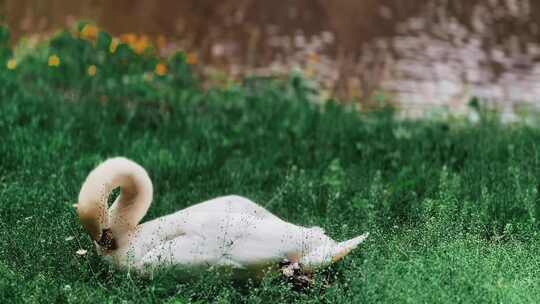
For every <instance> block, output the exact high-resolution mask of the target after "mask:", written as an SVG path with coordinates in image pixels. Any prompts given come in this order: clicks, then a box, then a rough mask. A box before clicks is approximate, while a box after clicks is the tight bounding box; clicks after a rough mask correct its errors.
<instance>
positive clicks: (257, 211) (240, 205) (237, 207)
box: [184, 195, 281, 221]
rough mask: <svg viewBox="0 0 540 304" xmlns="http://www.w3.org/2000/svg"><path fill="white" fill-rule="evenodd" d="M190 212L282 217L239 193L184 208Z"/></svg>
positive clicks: (277, 218)
mask: <svg viewBox="0 0 540 304" xmlns="http://www.w3.org/2000/svg"><path fill="white" fill-rule="evenodd" d="M184 210H185V211H188V212H205V213H221V214H227V213H240V214H246V215H249V216H253V217H256V218H259V219H273V220H279V221H281V219H280V218H279V217H277V216H275V215H274V214H272V213H271V212H270V211H268V210H266V209H265V208H263V207H261V206H259V205H257V204H256V203H254V202H252V201H251V200H249V199H247V198H245V197H241V196H238V195H228V196H222V197H218V198H215V199H211V200H208V201H205V202H202V203H200V204H197V205H194V206H191V207H189V208H186V209H184Z"/></svg>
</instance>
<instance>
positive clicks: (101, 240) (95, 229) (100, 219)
mask: <svg viewBox="0 0 540 304" xmlns="http://www.w3.org/2000/svg"><path fill="white" fill-rule="evenodd" d="M77 213H78V214H79V220H80V222H81V224H82V226H83V227H84V229H85V230H86V232H88V234H89V235H90V237H91V238H92V239H93V240H94V241H95V242H96V244H97V245H99V246H100V247H101V248H103V249H105V250H114V249H116V248H117V244H116V240H115V238H114V236H113V233H112V230H111V229H110V228H108V227H107V226H108V225H107V222H108V216H107V210H106V206H104V205H103V204H99V203H97V202H87V201H82V202H79V203H78V204H77Z"/></svg>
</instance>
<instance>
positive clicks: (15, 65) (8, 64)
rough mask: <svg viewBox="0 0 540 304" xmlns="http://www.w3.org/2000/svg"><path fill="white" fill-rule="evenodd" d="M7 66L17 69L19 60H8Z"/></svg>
mask: <svg viewBox="0 0 540 304" xmlns="http://www.w3.org/2000/svg"><path fill="white" fill-rule="evenodd" d="M6 67H7V68H8V69H10V70H15V68H17V60H15V59H14V58H11V59H10V60H8V62H7V63H6Z"/></svg>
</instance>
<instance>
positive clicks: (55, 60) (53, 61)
mask: <svg viewBox="0 0 540 304" xmlns="http://www.w3.org/2000/svg"><path fill="white" fill-rule="evenodd" d="M59 65H60V57H58V56H57V55H51V56H49V66H50V67H58V66H59Z"/></svg>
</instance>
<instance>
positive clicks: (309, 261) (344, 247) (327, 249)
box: [300, 232, 369, 269]
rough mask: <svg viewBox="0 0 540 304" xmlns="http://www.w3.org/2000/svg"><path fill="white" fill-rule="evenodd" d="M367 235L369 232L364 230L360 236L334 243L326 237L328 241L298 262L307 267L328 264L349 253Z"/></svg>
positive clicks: (311, 267)
mask: <svg viewBox="0 0 540 304" xmlns="http://www.w3.org/2000/svg"><path fill="white" fill-rule="evenodd" d="M368 236H369V233H368V232H366V233H364V234H362V235H360V236H357V237H355V238H353V239H350V240H348V241H344V242H341V243H336V242H334V241H333V240H331V239H328V240H329V242H326V243H323V244H321V245H320V246H319V247H317V248H315V249H313V250H312V251H311V252H309V253H308V254H306V255H304V256H302V258H301V259H300V262H301V263H302V264H304V265H305V266H306V267H307V268H308V269H313V268H318V267H322V266H327V265H330V264H332V263H335V262H337V261H339V260H341V259H342V258H344V257H345V256H347V255H348V254H349V253H351V251H352V250H354V249H355V248H356V247H357V246H358V245H360V244H361V243H362V242H364V241H365V240H366V239H367V237H368Z"/></svg>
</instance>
